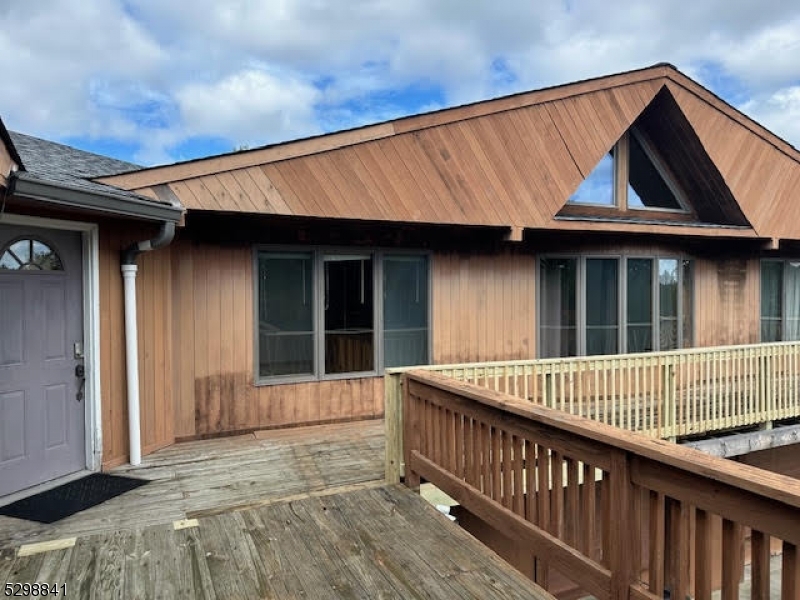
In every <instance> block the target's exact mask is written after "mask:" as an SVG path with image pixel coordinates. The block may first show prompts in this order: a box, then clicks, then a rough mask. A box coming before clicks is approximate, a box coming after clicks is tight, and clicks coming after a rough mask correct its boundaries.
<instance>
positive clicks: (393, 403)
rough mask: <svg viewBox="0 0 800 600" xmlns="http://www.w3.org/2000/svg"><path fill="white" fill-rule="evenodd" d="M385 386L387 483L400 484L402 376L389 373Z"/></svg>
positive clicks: (384, 378)
mask: <svg viewBox="0 0 800 600" xmlns="http://www.w3.org/2000/svg"><path fill="white" fill-rule="evenodd" d="M383 384H384V392H383V394H384V395H383V398H384V407H383V414H384V417H383V418H384V427H385V429H386V450H385V452H386V465H385V473H386V474H385V477H386V482H387V483H400V477H401V475H402V461H403V402H402V395H401V391H400V387H401V378H400V375H399V374H398V373H389V372H387V373H386V374H385V375H384V376H383Z"/></svg>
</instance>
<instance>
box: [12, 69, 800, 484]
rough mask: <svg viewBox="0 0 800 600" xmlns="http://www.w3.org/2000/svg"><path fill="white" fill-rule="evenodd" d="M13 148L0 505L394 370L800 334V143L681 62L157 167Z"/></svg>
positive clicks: (340, 398)
mask: <svg viewBox="0 0 800 600" xmlns="http://www.w3.org/2000/svg"><path fill="white" fill-rule="evenodd" d="M0 133H2V140H3V145H2V147H0V167H2V169H0V171H1V172H0V175H3V180H2V181H0V183H2V184H3V186H4V188H5V194H4V197H3V200H2V208H0V305H2V306H3V307H4V309H3V311H0V331H1V332H2V342H0V436H2V437H1V438H0V481H5V482H13V483H10V484H9V483H6V484H5V487H2V485H3V484H0V496H2V495H4V494H11V493H14V492H16V491H18V490H20V489H23V488H27V487H29V486H32V485H35V484H37V483H40V482H41V481H45V480H47V479H52V478H54V477H59V476H62V475H65V474H68V473H70V472H71V471H75V470H80V469H84V468H85V469H89V470H94V469H100V468H108V467H110V466H113V465H119V464H122V463H124V462H126V461H128V460H129V440H130V439H134V440H135V439H136V435H140V438H141V439H140V445H141V452H142V453H144V454H147V453H149V452H152V451H154V450H156V449H158V448H161V447H163V446H166V445H169V444H173V443H174V442H176V441H181V440H188V439H197V438H203V437H209V436H219V435H230V434H236V433H240V432H247V431H252V430H256V429H262V428H273V427H285V426H293V425H300V424H312V423H325V422H335V421H342V420H358V419H369V418H376V417H380V416H381V415H382V413H383V397H384V396H383V378H382V374H383V372H384V369H385V368H388V367H393V366H406V365H411V364H427V363H437V364H439V363H463V362H472V361H489V360H512V359H526V358H536V357H552V356H561V355H563V356H568V355H585V354H617V353H632V352H647V351H650V350H663V349H671V348H681V347H691V346H714V345H725V344H736V343H748V342H759V341H774V340H784V339H785V340H789V339H798V338H800V221H798V218H797V216H798V204H797V200H796V197H795V194H796V190H797V189H798V185H800V153H799V152H798V151H797V150H796V149H795V148H794V147H792V146H791V145H790V144H789V143H787V142H785V141H784V140H782V139H780V138H779V137H777V136H776V135H774V134H773V133H771V132H769V131H768V130H766V129H765V128H764V127H762V126H761V125H759V124H758V123H756V122H754V121H753V120H752V119H750V118H748V117H747V116H745V115H744V114H742V113H740V112H739V111H737V110H736V109H735V108H733V107H732V106H730V105H729V104H727V103H725V102H724V101H723V100H721V99H720V98H718V97H717V96H715V95H714V94H713V93H712V92H710V91H709V90H707V89H705V88H704V87H702V86H701V85H700V84H698V83H697V82H695V81H693V80H691V79H690V78H688V77H687V76H685V75H684V74H682V73H681V72H679V71H677V70H676V69H675V68H674V67H672V66H670V65H656V66H653V67H650V68H646V69H642V70H637V71H631V72H627V73H621V74H616V75H611V76H608V77H602V78H598V79H592V80H587V81H580V82H576V83H570V84H567V85H562V86H558V87H553V88H547V89H542V90H538V91H533V92H527V93H522V94H517V95H513V96H508V97H502V98H497V99H493V100H488V101H485V102H478V103H475V104H470V105H466V106H460V107H456V108H450V109H445V110H441V111H437V112H433V113H428V114H421V115H415V116H411V117H407V118H402V119H397V120H394V121H389V122H386V123H380V124H377V125H371V126H367V127H362V128H358V129H354V130H349V131H343V132H337V133H331V134H326V135H322V136H318V137H314V138H308V139H302V140H297V141H292V142H287V143H283V144H277V145H273V146H267V147H263V148H258V149H253V150H247V151H241V152H234V153H231V154H225V155H220V156H212V157H208V158H202V159H198V160H192V161H188V162H182V163H177V164H173V165H167V166H161V167H154V168H147V169H141V168H137V167H135V166H134V165H129V164H127V163H121V162H120V161H114V160H111V159H106V158H104V157H97V156H94V155H89V154H87V153H83V152H80V151H77V150H74V149H72V148H67V147H64V146H60V145H58V144H52V143H49V142H44V141H42V140H37V139H35V138H30V137H29V136H24V135H21V134H13V133H12V134H9V133H8V132H6V131H5V129H3V131H2V132H0ZM172 229H175V231H174V236H173V235H172V231H171V230H172ZM152 240H155V241H152ZM132 244H133V246H132ZM137 244H138V245H137ZM161 244H165V245H163V247H161V248H158V249H152V250H151V249H150V247H151V246H159V245H161ZM126 249H127V250H128V252H127V253H125V252H123V251H125V250H126ZM123 263H127V264H128V265H134V264H136V265H137V266H138V276H137V278H136V288H135V302H133V305H134V308H135V310H136V312H137V316H136V318H135V319H134V320H133V322H132V323H129V326H130V327H131V328H132V330H133V332H134V333H135V335H136V337H135V338H134V340H135V342H136V345H137V346H136V347H138V353H132V352H128V353H126V352H125V347H126V339H127V340H128V343H131V336H130V332H131V330H130V329H129V335H128V337H127V338H126V335H125V314H126V312H125V310H124V301H123V297H124V285H125V284H124V283H123V276H122V274H121V266H122V265H123ZM73 269H74V270H73ZM45 271H47V272H45ZM131 271H132V269H128V270H127V273H128V277H129V278H132V275H131V274H130V273H131ZM70 273H75V277H74V278H72V279H69V277H68V275H69V274H70ZM65 274H66V275H65ZM62 279H64V281H66V280H67V279H69V281H68V282H66V283H64V284H63V285H61V283H60V282H61V280H62ZM70 286H71V287H70ZM9 306H13V307H15V308H13V310H11V309H9V308H7V307H9ZM70 311H71V312H70ZM128 314H129V315H130V312H129V313H128ZM54 321H57V322H59V323H63V324H64V327H63V328H60V329H59V328H54V326H53V322H54ZM69 323H71V324H72V325H71V326H70V327H71V329H70V328H68V327H67V326H66V325H67V324H69ZM53 332H56V333H53ZM134 354H135V355H134ZM60 359H63V360H61V363H59V364H60V366H59V367H58V368H51V367H52V366H53V365H55V364H56V363H58V362H59V360H60ZM126 360H127V362H126ZM37 361H38V362H37ZM78 366H82V367H83V371H80V370H77V371H76V367H78ZM132 369H133V370H132ZM136 371H138V374H137V373H136ZM51 372H52V373H53V374H54V377H53V378H52V379H51V378H49V373H51ZM44 373H48V377H45V376H44ZM129 373H133V374H134V376H135V383H136V384H137V386H138V390H136V389H135V388H133V389H132V388H131V384H132V381H131V377H130V376H129ZM84 377H85V379H84ZM84 382H85V383H84ZM130 394H138V398H139V401H138V405H139V409H138V411H137V413H138V414H137V415H136V417H131V418H132V419H135V418H138V419H139V420H140V427H139V428H136V427H135V422H133V421H129V411H130V408H131V406H130V403H129V402H128V396H129V395H130ZM70 415H71V416H70ZM70 419H72V421H70ZM67 422H71V423H73V424H72V425H71V426H70V428H65V427H62V425H63V424H64V423H67ZM132 423H133V425H134V426H131V424H132ZM134 429H136V430H137V431H134ZM69 445H71V447H72V449H73V454H72V455H71V456H72V458H70V459H69V460H66V459H65V458H64V457H65V456H68V455H69V453H68V452H65V451H64V448H65V447H66V446H69ZM136 454H138V453H136ZM7 475H8V476H7Z"/></svg>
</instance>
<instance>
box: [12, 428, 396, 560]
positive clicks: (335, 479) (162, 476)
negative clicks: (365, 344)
mask: <svg viewBox="0 0 800 600" xmlns="http://www.w3.org/2000/svg"><path fill="white" fill-rule="evenodd" d="M383 452H384V433H383V421H381V420H374V421H360V422H356V423H349V424H344V425H324V426H319V427H302V428H294V429H286V430H272V431H259V432H256V433H255V434H250V435H246V436H238V437H227V438H218V439H213V440H203V441H197V442H188V443H183V444H176V445H174V446H170V447H169V448H165V449H163V450H160V451H158V452H156V453H155V454H151V455H150V456H146V457H145V458H144V459H143V460H142V464H141V465H140V466H139V467H135V468H134V467H130V466H128V467H123V468H118V469H114V470H113V471H112V472H113V473H117V474H121V475H130V476H131V477H139V478H143V479H150V480H152V482H151V483H149V484H148V485H145V486H142V487H140V488H138V489H136V490H133V491H131V492H128V493H127V494H124V495H123V496H120V497H118V498H114V499H112V500H109V501H108V502H105V503H104V504H101V505H100V506H96V507H94V508H91V509H89V510H86V511H83V512H81V513H78V514H77V515H74V516H72V517H68V518H66V519H63V520H62V521H60V522H58V523H55V524H53V525H43V524H41V523H34V522H31V521H21V520H18V519H11V518H9V517H3V516H0V548H2V547H4V546H20V545H22V544H29V543H36V542H42V541H46V540H54V539H60V538H64V537H74V536H84V535H91V534H96V533H102V532H105V531H109V530H115V529H124V528H134V527H142V526H146V525H158V524H164V523H172V522H173V521H178V520H181V519H186V518H195V517H199V516H204V515H208V514H213V513H214V512H219V511H224V510H228V509H230V508H233V507H244V506H248V505H250V504H254V503H255V504H259V503H261V504H263V503H268V502H276V501H280V500H282V499H292V498H293V497H296V496H302V495H304V494H309V493H325V494H330V493H336V492H337V491H344V490H349V489H352V488H353V487H354V486H356V487H358V486H364V485H367V486H369V485H378V484H379V483H381V482H382V480H383Z"/></svg>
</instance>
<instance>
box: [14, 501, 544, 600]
mask: <svg viewBox="0 0 800 600" xmlns="http://www.w3.org/2000/svg"><path fill="white" fill-rule="evenodd" d="M26 581H28V582H30V581H49V582H59V583H66V586H67V591H68V596H67V597H70V598H73V597H74V598H103V599H111V598H209V599H210V598H219V599H222V598H280V599H290V598H320V599H327V598H369V599H372V598H403V599H405V598H486V599H491V598H497V599H498V600H499V599H503V600H505V599H507V598H541V599H546V598H551V596H549V595H548V594H547V593H545V592H543V591H542V590H541V589H540V588H538V587H537V586H536V585H534V584H533V583H532V582H531V581H530V580H528V579H526V578H525V577H523V576H522V575H521V574H520V573H518V572H517V571H515V570H514V569H513V568H511V567H510V566H509V565H508V564H506V563H505V562H504V561H503V560H502V559H501V558H499V557H498V556H497V555H496V554H494V553H493V552H491V551H490V550H488V549H487V548H486V547H485V546H483V545H482V544H481V543H480V542H478V541H477V540H476V539H474V538H472V537H471V536H470V535H469V534H467V533H466V532H465V531H464V530H462V529H461V528H460V527H458V525H455V524H453V523H451V522H450V521H448V520H447V519H446V518H445V517H444V516H443V515H441V514H439V513H438V512H437V511H436V509H434V508H433V507H432V506H430V505H429V504H428V503H426V502H425V501H424V500H423V499H421V498H420V497H419V496H417V495H415V494H414V493H413V492H411V491H410V490H407V489H404V488H401V487H400V486H389V487H382V488H372V489H363V490H360V491H353V492H349V493H343V494H337V495H332V496H327V497H324V498H323V497H309V498H306V499H303V500H296V501H288V502H279V503H277V504H271V505H267V506H263V507H261V508H254V509H249V510H243V511H234V512H230V513H225V514H219V515H214V516H211V517H205V518H201V519H199V520H198V524H197V526H195V527H189V528H185V529H178V530H176V529H175V528H174V527H173V526H172V525H156V526H151V527H143V528H136V529H124V530H119V531H114V532H108V533H104V534H99V535H93V536H87V537H82V538H79V539H78V540H77V543H76V544H75V546H74V547H71V548H67V549H62V550H54V551H50V552H45V553H40V554H34V555H32V556H19V557H15V556H14V552H13V551H12V550H5V551H0V584H4V583H5V582H26Z"/></svg>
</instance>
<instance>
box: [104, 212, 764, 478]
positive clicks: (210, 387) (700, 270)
mask: <svg viewBox="0 0 800 600" xmlns="http://www.w3.org/2000/svg"><path fill="white" fill-rule="evenodd" d="M153 233H154V229H152V228H147V227H142V228H139V229H135V230H134V229H132V228H131V227H130V225H122V224H118V223H113V222H110V223H108V224H104V225H103V227H102V231H101V248H100V255H101V256H100V267H101V274H100V275H101V286H100V287H101V334H102V340H101V348H102V353H103V360H102V374H101V381H102V407H103V440H104V444H103V445H104V458H103V462H104V465H106V466H110V465H114V464H119V463H122V462H125V461H126V460H127V404H126V392H125V364H124V360H125V355H124V335H123V313H122V279H121V276H120V273H119V250H120V249H121V248H123V247H124V246H125V245H127V244H128V243H130V242H132V241H136V240H140V239H144V238H146V237H149V236H151V235H152V234H153ZM565 252H571V253H578V252H580V253H586V254H589V253H591V254H601V253H602V254H611V255H620V254H629V255H639V256H642V255H654V256H655V255H659V254H660V255H665V254H672V255H674V254H676V253H679V251H678V250H677V249H676V246H675V245H670V244H667V245H664V244H643V243H638V244H632V243H631V244H628V243H626V244H618V243H617V244H602V245H598V244H591V245H589V244H571V245H569V247H567V246H566V245H564V244H561V245H558V244H547V245H546V251H543V250H541V249H538V250H537V249H536V248H531V247H525V246H524V245H523V246H519V247H508V248H507V249H505V250H497V251H490V250H485V251H481V252H474V251H473V252H469V251H452V252H451V251H437V252H434V253H433V254H432V255H431V274H432V286H431V298H432V304H431V330H432V333H433V343H432V360H433V362H435V363H439V364H443V363H458V362H476V361H492V360H512V359H528V358H535V357H536V330H537V323H536V305H535V302H536V277H537V270H536V267H537V265H536V257H537V256H539V255H544V254H549V253H565ZM139 265H140V269H139V277H138V279H137V291H138V309H139V310H138V315H139V326H140V333H139V355H140V369H141V402H142V425H143V426H142V435H143V439H142V444H143V450H144V452H145V453H148V452H152V451H153V450H155V449H157V448H159V447H162V446H165V445H168V444H170V443H173V442H174V441H176V440H181V439H190V438H197V437H206V436H213V435H220V434H230V433H234V432H242V431H249V430H253V429H261V428H270V427H282V426H292V425H301V424H312V423H324V422H332V421H337V420H355V419H366V418H375V417H380V416H382V414H383V379H382V377H375V378H359V379H345V380H338V381H322V382H311V383H296V384H287V385H265V386H256V385H255V384H254V360H253V358H254V357H253V335H254V322H253V287H252V286H253V280H252V278H253V274H252V246H251V245H250V244H249V243H236V244H220V243H215V244H211V243H200V242H196V241H191V240H188V239H182V240H181V239H179V240H177V241H175V242H174V243H173V244H172V245H171V246H169V247H168V248H165V249H161V250H158V251H155V252H152V253H146V254H143V255H142V256H140V258H139ZM758 296H759V261H758V259H756V258H752V259H728V258H697V259H695V312H694V315H695V332H694V336H695V341H696V343H697V345H702V346H710V345H721V344H735V343H751V342H757V341H758V333H759V309H758Z"/></svg>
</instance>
